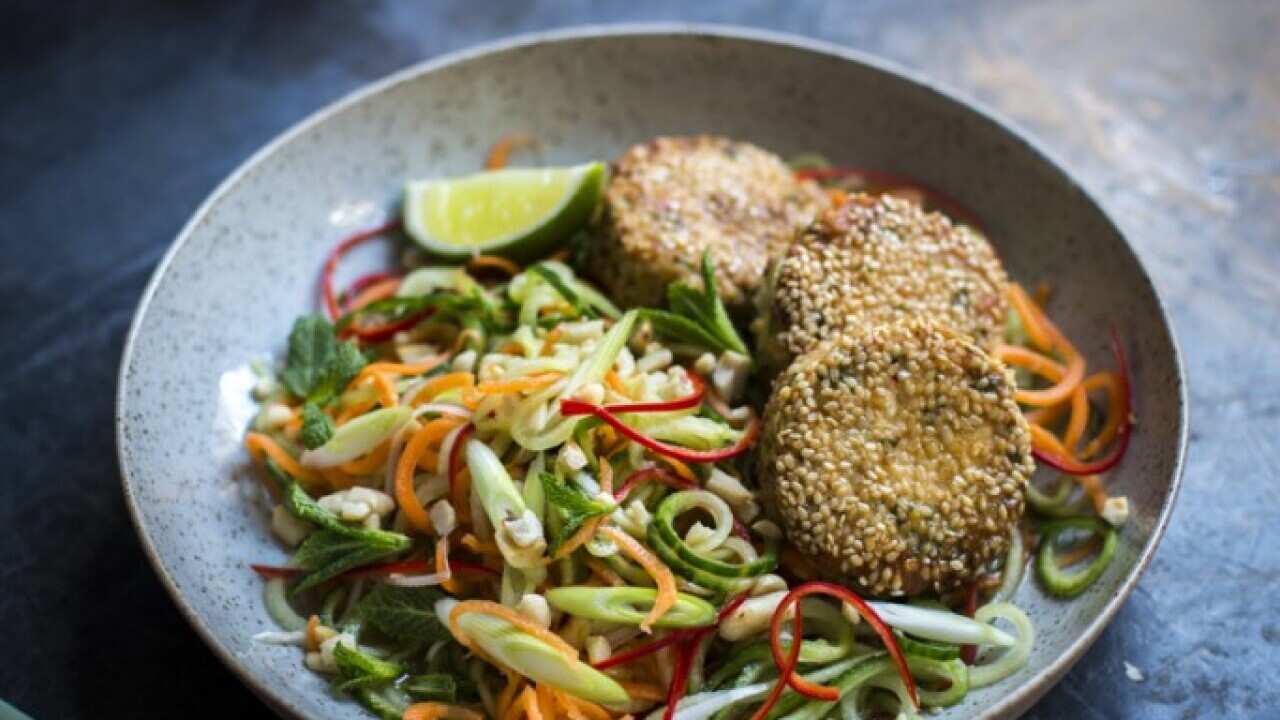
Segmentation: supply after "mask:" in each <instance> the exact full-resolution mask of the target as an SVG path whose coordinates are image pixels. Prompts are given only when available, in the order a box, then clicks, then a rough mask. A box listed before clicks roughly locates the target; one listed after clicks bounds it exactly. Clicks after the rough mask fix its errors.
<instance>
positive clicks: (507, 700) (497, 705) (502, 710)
mask: <svg viewBox="0 0 1280 720" xmlns="http://www.w3.org/2000/svg"><path fill="white" fill-rule="evenodd" d="M505 674H506V676H507V684H506V686H505V687H503V688H502V692H500V693H498V699H497V700H496V701H494V710H495V711H496V715H497V716H498V717H500V718H502V717H506V716H507V713H508V711H509V710H510V709H511V704H512V701H513V700H515V699H516V695H518V694H519V693H520V688H521V687H522V686H523V685H524V678H523V677H521V675H520V673H518V672H515V671H514V670H507V671H506V673H505Z"/></svg>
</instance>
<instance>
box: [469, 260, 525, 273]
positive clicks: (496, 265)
mask: <svg viewBox="0 0 1280 720" xmlns="http://www.w3.org/2000/svg"><path fill="white" fill-rule="evenodd" d="M467 269H468V270H488V269H492V270H499V271H501V272H504V273H506V274H507V275H509V276H511V277H515V276H516V275H519V274H520V266H519V265H517V264H515V263H513V262H511V261H510V260H508V259H506V258H504V257H500V256H498V255H476V256H475V257H473V258H471V259H470V260H468V261H467Z"/></svg>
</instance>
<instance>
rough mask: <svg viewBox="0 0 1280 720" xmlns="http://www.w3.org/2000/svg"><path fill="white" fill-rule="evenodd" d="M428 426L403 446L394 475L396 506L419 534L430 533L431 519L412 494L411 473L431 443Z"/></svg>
mask: <svg viewBox="0 0 1280 720" xmlns="http://www.w3.org/2000/svg"><path fill="white" fill-rule="evenodd" d="M430 425H431V424H430V423H427V424H426V425H423V426H422V427H421V428H419V429H418V431H417V432H416V433H414V434H413V437H412V438H410V440H409V442H408V444H406V445H405V446H404V452H402V453H400V461H399V463H398V464H397V465H396V475H395V481H396V482H395V491H396V504H398V505H399V506H400V511H401V512H403V513H404V519H405V520H407V521H408V522H409V524H410V525H412V526H413V527H414V528H416V529H418V530H420V531H421V532H431V518H430V517H428V516H427V509H426V508H425V507H423V506H422V503H421V502H420V501H419V500H418V494H417V493H416V492H414V487H413V471H414V468H416V467H417V465H418V458H419V457H421V455H422V453H423V451H424V450H426V449H427V445H428V444H429V443H430V442H431V435H430V434H429V433H428V432H427V428H428V427H430Z"/></svg>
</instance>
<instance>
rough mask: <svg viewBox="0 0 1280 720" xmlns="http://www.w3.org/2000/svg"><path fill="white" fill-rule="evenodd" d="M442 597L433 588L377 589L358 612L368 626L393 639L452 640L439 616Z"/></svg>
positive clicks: (359, 606) (381, 587)
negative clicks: (438, 604)
mask: <svg viewBox="0 0 1280 720" xmlns="http://www.w3.org/2000/svg"><path fill="white" fill-rule="evenodd" d="M442 597H444V595H443V594H441V593H440V592H439V591H438V590H435V589H433V588H425V587H424V588H409V587H396V586H394V585H376V586H374V588H373V590H371V591H370V592H369V594H368V595H365V596H364V598H363V599H361V600H360V604H359V605H358V606H357V608H358V613H359V615H360V617H361V618H362V619H363V620H364V621H365V622H366V623H368V624H369V625H372V626H373V627H374V628H377V630H378V632H381V633H382V634H384V635H386V636H388V637H390V638H394V639H396V640H403V641H411V642H415V643H429V642H434V641H436V640H442V639H447V638H449V637H451V636H450V634H449V630H448V628H446V627H445V626H444V625H442V624H441V623H440V619H439V618H438V617H437V616H436V611H435V605H436V601H437V600H439V599H440V598H442Z"/></svg>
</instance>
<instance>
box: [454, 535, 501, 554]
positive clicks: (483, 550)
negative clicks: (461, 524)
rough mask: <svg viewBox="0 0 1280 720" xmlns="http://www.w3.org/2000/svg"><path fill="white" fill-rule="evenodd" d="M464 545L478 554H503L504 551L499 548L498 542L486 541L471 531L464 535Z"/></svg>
mask: <svg viewBox="0 0 1280 720" xmlns="http://www.w3.org/2000/svg"><path fill="white" fill-rule="evenodd" d="M462 546H463V547H465V548H466V549H468V550H470V551H471V552H473V553H475V554H477V555H501V554H502V551H501V550H500V549H498V544H497V543H494V542H484V541H482V540H480V539H479V538H477V537H476V536H475V535H472V534H471V533H467V534H465V535H463V536H462Z"/></svg>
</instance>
